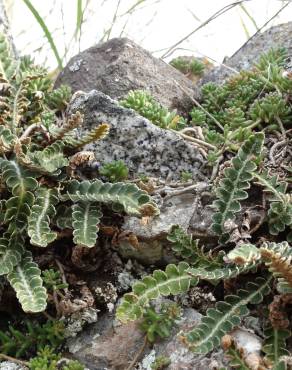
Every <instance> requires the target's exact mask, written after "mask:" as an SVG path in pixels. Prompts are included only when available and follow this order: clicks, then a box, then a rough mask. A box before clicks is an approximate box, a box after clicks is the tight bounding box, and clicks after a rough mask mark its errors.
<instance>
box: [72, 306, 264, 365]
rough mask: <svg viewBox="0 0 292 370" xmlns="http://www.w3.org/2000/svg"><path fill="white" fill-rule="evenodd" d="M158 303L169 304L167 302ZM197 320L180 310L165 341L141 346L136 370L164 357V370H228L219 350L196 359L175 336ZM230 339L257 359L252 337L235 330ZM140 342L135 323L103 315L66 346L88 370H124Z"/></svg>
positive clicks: (194, 313)
mask: <svg viewBox="0 0 292 370" xmlns="http://www.w3.org/2000/svg"><path fill="white" fill-rule="evenodd" d="M162 301H163V302H164V303H167V302H170V301H169V300H167V299H163V300H162ZM201 317H202V315H201V314H200V313H199V312H197V311H196V310H194V309H192V308H186V309H184V311H183V315H182V318H181V319H180V320H179V321H178V322H177V325H176V326H175V327H174V328H173V331H172V334H171V335H170V337H169V338H166V339H165V340H160V341H157V342H155V343H154V345H153V347H152V346H148V345H146V346H145V349H144V352H143V355H142V356H141V360H140V364H139V366H138V368H139V369H143V370H151V364H152V363H153V362H154V361H155V358H157V357H158V356H165V357H167V358H169V359H170V360H171V364H170V365H169V366H168V367H167V369H168V370H193V369H196V370H206V369H209V370H218V369H220V368H221V367H224V366H225V367H226V368H227V369H229V368H230V367H228V361H227V359H226V358H225V356H224V354H223V351H222V350H221V349H220V348H218V349H216V350H214V351H213V352H211V353H210V354H208V355H197V354H194V353H192V352H190V351H189V350H188V349H187V347H186V346H185V345H184V344H183V342H182V341H181V339H180V337H179V336H178V333H180V332H187V331H189V330H191V329H192V328H193V327H195V326H196V325H198V324H199V323H200V320H201ZM231 336H232V338H233V339H234V341H235V343H236V345H237V346H239V347H240V348H242V350H243V351H244V352H245V354H246V355H248V356H251V355H259V353H260V351H261V346H262V343H261V340H260V339H259V338H258V337H257V336H256V335H255V334H253V333H251V332H248V331H246V330H244V329H241V328H237V329H236V330H234V331H233V332H232V333H231ZM143 341H144V334H143V333H142V332H141V331H140V330H139V328H138V326H137V325H136V324H135V323H129V324H124V325H117V323H115V321H114V316H112V315H110V314H105V315H103V316H102V317H101V318H100V320H99V321H98V323H96V324H94V325H93V326H92V327H91V328H89V329H87V330H85V331H84V332H83V333H82V334H80V335H79V336H78V337H76V338H72V339H71V340H69V341H68V346H69V351H70V352H71V353H72V354H73V355H74V357H75V358H76V359H78V360H79V361H81V362H82V363H83V364H84V365H85V366H87V367H88V369H90V370H104V369H110V370H124V369H127V368H128V366H129V364H130V363H131V361H132V360H133V358H134V356H135V355H136V354H137V353H138V352H139V351H140V350H141V348H142V346H143Z"/></svg>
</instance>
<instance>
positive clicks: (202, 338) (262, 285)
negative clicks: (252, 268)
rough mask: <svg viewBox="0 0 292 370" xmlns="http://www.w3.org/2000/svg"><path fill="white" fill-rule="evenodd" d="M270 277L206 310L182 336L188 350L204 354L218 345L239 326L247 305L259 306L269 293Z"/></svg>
mask: <svg viewBox="0 0 292 370" xmlns="http://www.w3.org/2000/svg"><path fill="white" fill-rule="evenodd" d="M271 280H272V276H270V277H269V278H268V279H267V280H265V279H262V278H257V279H256V280H255V282H252V283H251V282H250V283H248V284H247V290H239V291H238V295H230V296H227V297H226V298H225V301H224V302H218V303H217V304H216V306H215V308H209V309H208V310H207V316H204V317H203V318H202V321H201V323H200V324H199V326H197V327H196V328H195V329H193V330H191V331H190V332H188V333H186V334H185V335H184V337H183V338H184V339H185V341H186V343H187V345H188V346H189V347H190V349H191V350H192V351H193V352H195V353H200V354H206V353H208V352H210V351H212V350H213V349H214V348H215V347H218V346H219V345H220V341H221V338H222V337H223V335H225V334H226V333H228V332H230V331H231V330H232V329H233V328H234V327H235V326H237V325H239V324H240V321H241V317H243V316H245V315H247V314H248V312H249V310H248V308H247V305H248V304H259V303H260V302H261V301H262V300H263V296H264V295H266V294H268V293H269V292H270V288H269V284H270V282H271Z"/></svg>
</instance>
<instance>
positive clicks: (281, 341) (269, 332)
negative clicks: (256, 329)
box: [263, 327, 291, 370]
mask: <svg viewBox="0 0 292 370" xmlns="http://www.w3.org/2000/svg"><path fill="white" fill-rule="evenodd" d="M264 335H265V341H264V345H263V352H264V353H265V354H266V358H267V359H268V360H269V361H272V363H273V364H274V367H273V369H280V368H281V366H282V365H281V357H282V356H290V353H289V351H288V350H287V349H286V340H287V339H288V338H290V335H291V333H290V332H289V331H288V330H284V329H277V328H273V327H270V328H267V329H266V330H265V331H264ZM277 366H280V367H277ZM284 370H285V368H284Z"/></svg>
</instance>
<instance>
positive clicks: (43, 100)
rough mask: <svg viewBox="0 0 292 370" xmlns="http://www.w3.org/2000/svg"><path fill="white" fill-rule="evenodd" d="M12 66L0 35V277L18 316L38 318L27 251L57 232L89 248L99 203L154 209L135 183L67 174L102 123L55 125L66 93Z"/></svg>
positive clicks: (35, 273)
mask: <svg viewBox="0 0 292 370" xmlns="http://www.w3.org/2000/svg"><path fill="white" fill-rule="evenodd" d="M18 64H19V68H16V67H15V66H16V62H15V61H14V60H13V58H12V56H11V53H10V51H9V46H8V43H6V40H5V39H4V38H3V37H2V36H1V37H0V77H1V79H2V80H1V83H3V89H2V90H1V94H2V96H1V107H0V121H1V125H0V169H1V213H2V215H1V219H0V221H1V236H0V275H7V279H8V280H9V282H10V284H11V286H12V287H13V288H14V289H15V291H16V295H17V297H18V299H19V302H20V303H21V305H22V308H23V310H24V311H26V312H40V311H43V310H44V309H45V308H46V304H47V293H46V289H45V287H44V286H43V281H42V277H41V271H40V269H39V268H38V266H37V264H36V263H35V262H34V261H33V256H32V254H31V252H30V250H32V251H34V250H35V249H34V248H33V247H41V248H45V247H47V246H48V245H50V244H52V243H54V242H55V241H56V240H57V237H58V235H59V234H60V232H61V231H62V230H63V229H64V228H66V229H68V228H69V229H71V230H72V232H73V240H74V242H75V243H76V244H78V245H82V246H87V247H93V246H94V245H95V243H96V239H97V232H98V224H99V222H100V219H101V217H102V213H101V210H100V208H101V204H104V205H107V206H108V207H111V208H112V209H114V210H115V211H121V212H122V211H123V212H126V213H129V214H132V215H135V216H138V217H142V216H144V215H147V216H151V215H154V214H157V213H158V209H157V207H156V205H155V204H154V203H153V202H152V201H151V199H150V197H149V195H148V194H147V193H146V192H144V191H142V190H140V189H139V188H138V187H137V186H136V185H134V184H126V183H121V182H118V183H115V184H111V183H104V182H102V181H100V180H94V181H84V180H83V181H82V180H80V181H79V179H76V175H75V174H74V170H75V169H76V167H78V165H79V164H80V163H83V162H84V161H87V160H88V156H86V155H84V152H80V150H82V148H83V146H85V145H86V144H88V143H91V142H93V141H96V140H100V139H102V138H104V137H105V136H106V135H107V134H108V132H109V125H108V124H106V123H102V124H100V125H96V127H95V128H94V129H93V130H91V131H90V132H88V133H87V134H85V135H83V136H81V137H79V138H76V133H75V131H74V130H75V129H76V128H77V127H78V126H79V125H80V124H81V123H82V115H81V114H80V113H79V112H76V113H74V114H72V115H71V116H69V117H64V124H63V126H62V127H59V126H58V124H57V117H56V115H55V112H56V111H57V110H59V109H63V108H64V107H65V106H66V103H67V98H68V95H69V90H68V88H65V87H61V88H60V89H57V90H54V91H52V84H53V83H52V81H51V79H50V78H49V77H48V76H47V72H46V70H45V69H44V68H41V67H38V66H35V65H34V63H33V61H32V60H31V59H30V58H23V59H21V61H20V63H18ZM43 120H45V124H43ZM89 158H90V157H89ZM61 216H62V217H61Z"/></svg>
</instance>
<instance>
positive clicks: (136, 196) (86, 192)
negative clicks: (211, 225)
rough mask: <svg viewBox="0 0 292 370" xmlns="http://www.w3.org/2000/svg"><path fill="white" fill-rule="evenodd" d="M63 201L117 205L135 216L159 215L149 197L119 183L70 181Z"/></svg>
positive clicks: (136, 189) (131, 186)
mask: <svg viewBox="0 0 292 370" xmlns="http://www.w3.org/2000/svg"><path fill="white" fill-rule="evenodd" d="M65 191H66V193H65V194H64V195H63V196H62V199H63V200H68V199H71V200H72V201H73V202H101V203H105V204H110V203H116V204H120V205H122V206H123V208H124V211H125V212H127V213H128V214H130V215H135V216H146V215H147V216H151V215H156V214H158V213H159V211H158V208H157V207H156V205H155V204H154V203H153V202H152V201H151V198H150V197H149V195H148V194H147V193H146V192H145V191H143V190H140V189H139V188H138V187H137V186H136V185H134V184H129V183H127V184H125V183H121V182H117V183H115V184H111V183H103V182H101V181H100V180H94V181H82V182H80V181H77V180H73V181H70V182H69V183H68V185H67V187H66V188H65Z"/></svg>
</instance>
